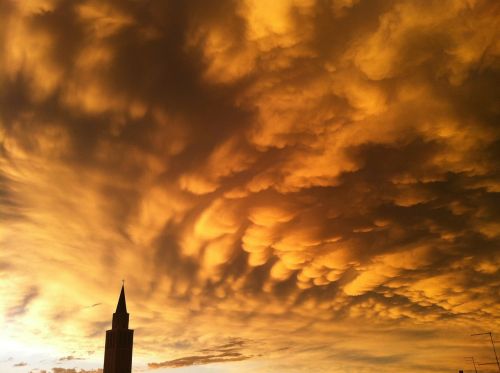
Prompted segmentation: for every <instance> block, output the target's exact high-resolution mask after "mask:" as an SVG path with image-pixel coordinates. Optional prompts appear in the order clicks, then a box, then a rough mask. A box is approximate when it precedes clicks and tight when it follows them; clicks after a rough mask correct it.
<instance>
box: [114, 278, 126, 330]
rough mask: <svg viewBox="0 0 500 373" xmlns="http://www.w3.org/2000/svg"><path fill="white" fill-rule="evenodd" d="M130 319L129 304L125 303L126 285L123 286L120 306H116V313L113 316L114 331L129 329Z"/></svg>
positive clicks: (119, 299) (119, 301) (119, 300)
mask: <svg viewBox="0 0 500 373" xmlns="http://www.w3.org/2000/svg"><path fill="white" fill-rule="evenodd" d="M128 318H129V314H128V312H127V303H126V301H125V285H122V291H121V292H120V298H118V304H117V305H116V311H115V313H114V314H113V327H112V329H113V330H114V329H128Z"/></svg>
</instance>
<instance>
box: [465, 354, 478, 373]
mask: <svg viewBox="0 0 500 373" xmlns="http://www.w3.org/2000/svg"><path fill="white" fill-rule="evenodd" d="M465 360H467V361H468V362H472V365H474V370H475V371H476V373H477V368H476V361H475V360H474V356H466V357H465Z"/></svg>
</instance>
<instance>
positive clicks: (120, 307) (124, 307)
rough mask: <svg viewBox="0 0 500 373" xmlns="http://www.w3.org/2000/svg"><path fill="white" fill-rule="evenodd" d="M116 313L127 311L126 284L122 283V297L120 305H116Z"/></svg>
mask: <svg viewBox="0 0 500 373" xmlns="http://www.w3.org/2000/svg"><path fill="white" fill-rule="evenodd" d="M115 313H127V302H126V301H125V284H122V291H121V293H120V299H118V305H117V306H116V312H115Z"/></svg>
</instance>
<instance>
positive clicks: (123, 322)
mask: <svg viewBox="0 0 500 373" xmlns="http://www.w3.org/2000/svg"><path fill="white" fill-rule="evenodd" d="M128 318H129V314H128V313H127V303H126V302H125V288H124V286H122V291H121V293H120V299H119V300H118V305H117V306H116V312H115V313H114V314H113V324H112V327H111V330H107V331H106V347H105V348H106V349H105V352H104V373H131V371H132V345H133V344H134V331H133V330H130V329H129V328H128Z"/></svg>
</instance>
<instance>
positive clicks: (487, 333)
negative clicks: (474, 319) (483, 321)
mask: <svg viewBox="0 0 500 373" xmlns="http://www.w3.org/2000/svg"><path fill="white" fill-rule="evenodd" d="M478 335H489V336H490V341H491V347H493V352H494V353H495V359H496V361H497V363H496V364H497V367H498V371H499V372H500V362H499V361H498V355H497V350H496V348H495V342H494V341H493V334H492V333H491V332H486V333H475V334H471V337H475V336H478ZM489 364H495V363H484V364H478V365H489Z"/></svg>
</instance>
